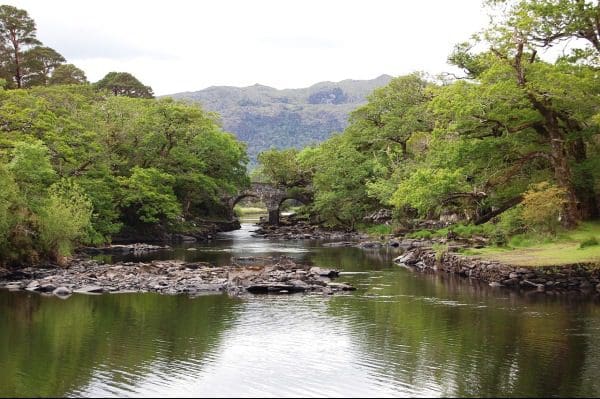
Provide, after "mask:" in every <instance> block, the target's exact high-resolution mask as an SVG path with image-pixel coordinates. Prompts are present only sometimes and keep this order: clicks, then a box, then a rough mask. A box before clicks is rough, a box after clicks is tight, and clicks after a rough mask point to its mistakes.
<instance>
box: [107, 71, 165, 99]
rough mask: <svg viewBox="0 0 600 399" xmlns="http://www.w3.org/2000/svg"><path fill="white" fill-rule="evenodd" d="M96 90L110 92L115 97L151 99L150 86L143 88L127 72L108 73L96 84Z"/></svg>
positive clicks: (152, 94) (140, 83) (141, 84)
mask: <svg viewBox="0 0 600 399" xmlns="http://www.w3.org/2000/svg"><path fill="white" fill-rule="evenodd" d="M96 87H97V88H98V89H106V90H110V91H111V92H112V93H113V94H114V95H115V96H127V97H138V98H153V97H154V93H153V91H152V88H151V87H150V86H145V85H144V84H143V83H142V82H140V81H139V80H138V79H137V78H136V77H135V76H133V75H132V74H130V73H128V72H109V73H108V74H106V76H105V77H103V78H102V79H101V80H99V81H98V82H96Z"/></svg>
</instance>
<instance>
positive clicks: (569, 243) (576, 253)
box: [468, 222, 600, 266]
mask: <svg viewBox="0 0 600 399" xmlns="http://www.w3.org/2000/svg"><path fill="white" fill-rule="evenodd" d="M592 237H595V238H596V239H598V240H600V222H587V223H583V224H581V225H580V226H579V227H578V228H577V229H576V230H572V231H568V232H564V233H561V234H559V235H558V237H557V238H556V239H555V240H553V241H552V242H548V241H550V240H548V239H543V238H541V237H537V240H536V239H535V237H532V236H529V237H527V238H525V239H523V240H521V245H522V246H513V247H511V246H509V247H506V248H501V247H488V248H481V249H473V250H469V251H468V254H469V255H476V256H478V257H479V258H483V259H489V260H496V261H499V262H502V263H505V264H510V265H515V266H560V265H569V264H576V263H598V264H599V265H600V245H593V246H588V247H585V248H580V244H581V243H582V242H584V241H585V240H588V239H590V238H592Z"/></svg>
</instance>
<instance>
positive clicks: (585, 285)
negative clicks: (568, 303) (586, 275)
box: [579, 280, 592, 289]
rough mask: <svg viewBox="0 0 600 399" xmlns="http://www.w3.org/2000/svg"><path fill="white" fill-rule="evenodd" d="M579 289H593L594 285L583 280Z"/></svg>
mask: <svg viewBox="0 0 600 399" xmlns="http://www.w3.org/2000/svg"><path fill="white" fill-rule="evenodd" d="M579 288H581V289H588V288H592V284H591V283H590V282H589V281H587V280H583V281H582V282H581V283H579Z"/></svg>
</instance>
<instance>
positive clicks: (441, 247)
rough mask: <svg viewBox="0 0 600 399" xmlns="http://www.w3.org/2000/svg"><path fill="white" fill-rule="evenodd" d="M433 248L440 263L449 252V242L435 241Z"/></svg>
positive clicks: (436, 259)
mask: <svg viewBox="0 0 600 399" xmlns="http://www.w3.org/2000/svg"><path fill="white" fill-rule="evenodd" d="M431 248H432V249H433V251H434V252H435V261H436V262H437V263H440V262H441V261H442V259H443V258H444V255H445V254H447V253H448V244H439V243H435V244H433V246H432V247H431Z"/></svg>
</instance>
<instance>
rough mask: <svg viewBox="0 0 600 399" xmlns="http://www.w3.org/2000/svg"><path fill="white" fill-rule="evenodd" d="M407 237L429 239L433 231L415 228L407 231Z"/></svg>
mask: <svg viewBox="0 0 600 399" xmlns="http://www.w3.org/2000/svg"><path fill="white" fill-rule="evenodd" d="M407 236H408V238H421V239H429V238H431V237H433V233H432V232H431V231H429V230H417V231H413V232H412V233H409V234H408V235H407Z"/></svg>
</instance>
